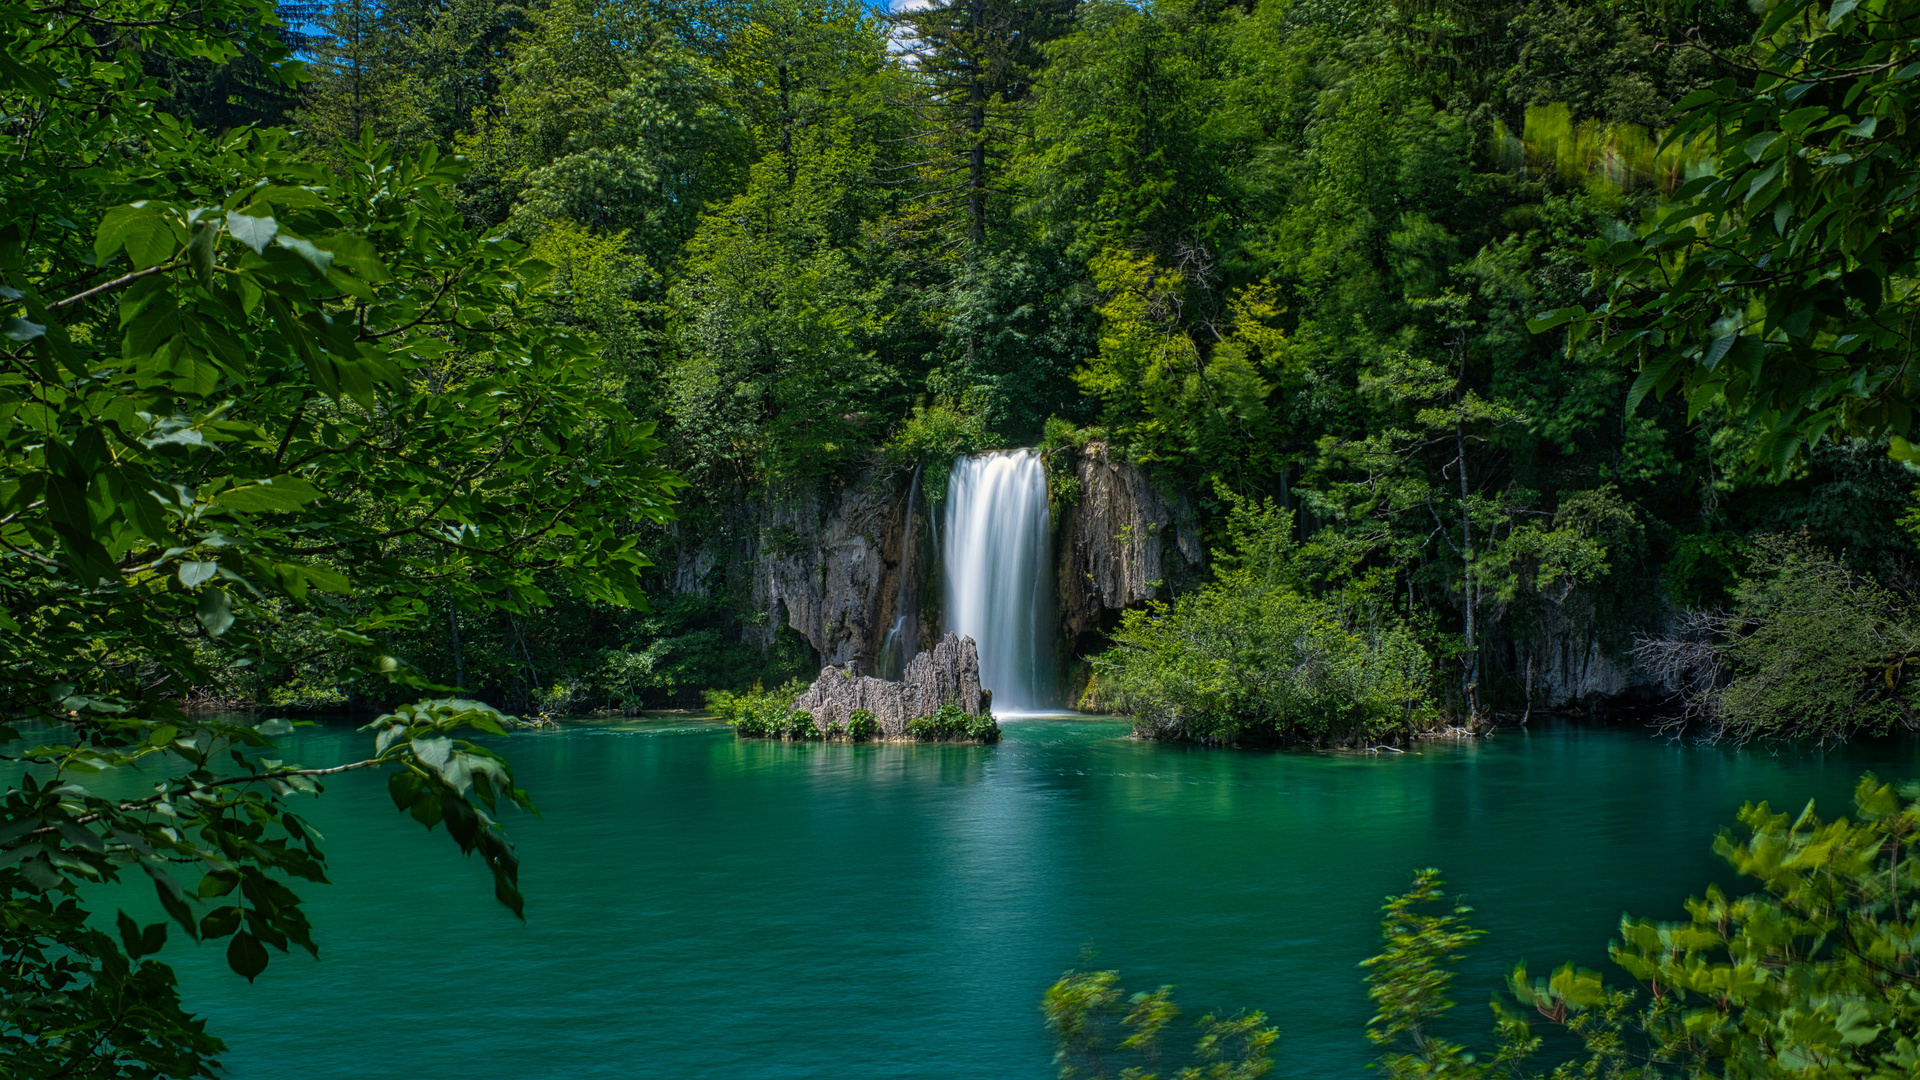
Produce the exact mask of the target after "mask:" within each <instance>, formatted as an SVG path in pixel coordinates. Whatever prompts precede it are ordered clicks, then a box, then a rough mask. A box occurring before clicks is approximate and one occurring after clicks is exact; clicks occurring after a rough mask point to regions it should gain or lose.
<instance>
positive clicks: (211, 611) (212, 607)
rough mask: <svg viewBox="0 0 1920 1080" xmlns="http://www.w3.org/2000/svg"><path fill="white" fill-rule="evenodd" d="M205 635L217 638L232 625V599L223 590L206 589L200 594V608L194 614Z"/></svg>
mask: <svg viewBox="0 0 1920 1080" xmlns="http://www.w3.org/2000/svg"><path fill="white" fill-rule="evenodd" d="M194 617H195V618H198V619H199V620H200V625H202V626H204V627H206V628H207V633H208V634H210V635H211V636H213V637H219V636H220V635H221V634H224V633H226V632H227V628H228V627H231V626H232V625H233V597H231V596H228V595H227V591H226V590H225V589H207V590H206V591H204V592H202V593H201V594H200V606H199V608H198V610H196V611H195V612H194Z"/></svg>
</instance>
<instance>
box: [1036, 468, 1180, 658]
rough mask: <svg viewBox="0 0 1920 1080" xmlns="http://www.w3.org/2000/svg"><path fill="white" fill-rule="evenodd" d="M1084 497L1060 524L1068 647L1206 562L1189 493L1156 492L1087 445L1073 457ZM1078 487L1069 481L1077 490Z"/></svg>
mask: <svg viewBox="0 0 1920 1080" xmlns="http://www.w3.org/2000/svg"><path fill="white" fill-rule="evenodd" d="M1061 467H1067V468H1071V469H1072V471H1073V479H1074V480H1075V481H1077V483H1078V486H1079V497H1078V500H1077V501H1075V502H1073V503H1072V504H1071V505H1070V506H1067V507H1065V508H1063V509H1062V511H1061V514H1060V521H1059V522H1058V523H1057V525H1056V533H1057V540H1056V543H1055V549H1056V552H1057V556H1056V557H1057V564H1056V579H1057V580H1058V582H1059V587H1060V633H1061V637H1062V639H1063V640H1064V641H1065V642H1066V643H1067V644H1068V646H1069V647H1070V648H1077V647H1079V646H1080V645H1081V644H1082V638H1084V637H1086V636H1088V635H1090V634H1098V633H1099V632H1101V631H1104V630H1106V629H1108V628H1109V627H1111V626H1112V625H1113V622H1114V620H1115V619H1116V618H1117V615H1118V612H1119V611H1120V610H1121V609H1123V608H1126V607H1129V606H1131V605H1133V604H1137V603H1139V602H1141V601H1142V600H1147V599H1150V598H1152V597H1155V596H1162V597H1163V596H1165V595H1167V589H1168V587H1169V586H1170V585H1173V584H1176V583H1180V582H1183V581H1185V580H1186V579H1187V578H1189V577H1191V576H1192V575H1193V574H1194V573H1195V571H1197V570H1198V569H1199V568H1200V567H1201V566H1202V565H1203V564H1204V562H1205V560H1206V553H1205V552H1204V551H1203V550H1202V548H1201V546H1200V530H1199V527H1198V524H1197V522H1196V521H1195V520H1194V514H1193V508H1192V506H1191V504H1190V503H1189V502H1188V501H1187V499H1186V497H1185V496H1184V495H1174V496H1166V495H1163V494H1161V493H1160V492H1159V491H1156V490H1155V489H1154V487H1153V485H1152V484H1150V483H1149V482H1148V481H1147V476H1146V474H1145V473H1143V472H1141V471H1140V470H1139V469H1138V468H1136V467H1135V466H1133V465H1129V464H1127V463H1125V462H1122V461H1117V460H1115V459H1114V458H1113V456H1112V455H1111V454H1110V453H1109V452H1108V450H1107V447H1106V445H1105V444H1104V443H1097V442H1095V443H1088V444H1087V445H1086V446H1085V447H1082V448H1081V449H1080V450H1079V451H1078V452H1077V453H1075V454H1074V455H1073V457H1072V458H1071V459H1069V460H1068V461H1067V462H1056V463H1055V468H1061ZM1071 486H1072V485H1069V488H1071Z"/></svg>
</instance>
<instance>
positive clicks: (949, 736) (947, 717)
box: [907, 702, 1000, 743]
mask: <svg viewBox="0 0 1920 1080" xmlns="http://www.w3.org/2000/svg"><path fill="white" fill-rule="evenodd" d="M907 734H909V735H911V736H913V737H914V738H916V739H918V740H920V741H921V742H948V741H952V740H971V741H974V742H987V743H991V742H999V741H1000V725H999V723H997V722H996V721H995V720H994V719H993V714H992V713H989V712H982V713H970V712H968V711H966V710H965V709H962V708H961V707H960V706H958V705H955V704H954V703H952V702H948V703H947V704H945V705H942V706H940V710H939V711H938V712H936V713H934V714H933V715H932V716H922V717H920V718H918V719H915V720H909V721H907Z"/></svg>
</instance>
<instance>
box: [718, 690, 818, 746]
mask: <svg viewBox="0 0 1920 1080" xmlns="http://www.w3.org/2000/svg"><path fill="white" fill-rule="evenodd" d="M806 688H807V684H806V683H804V682H802V681H800V680H798V679H795V680H793V681H792V682H789V683H787V684H786V685H784V686H782V687H780V688H778V689H776V690H762V689H761V688H760V684H759V683H754V684H753V686H752V688H750V689H749V690H747V691H746V692H745V693H740V694H735V693H730V692H728V691H725V690H710V691H708V692H707V694H706V699H707V708H709V709H712V710H713V711H714V712H715V713H716V714H718V715H719V716H720V718H721V719H723V720H725V721H726V722H727V723H729V724H731V725H733V730H734V733H735V734H737V735H743V736H748V737H751V738H756V739H818V738H821V737H822V733H821V731H820V727H819V725H817V724H815V723H814V722H813V715H812V714H811V713H806V712H801V711H800V710H798V709H795V708H794V707H793V699H794V698H797V697H799V696H800V695H801V693H803V692H804V691H805V690H806Z"/></svg>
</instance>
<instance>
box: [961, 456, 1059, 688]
mask: <svg viewBox="0 0 1920 1080" xmlns="http://www.w3.org/2000/svg"><path fill="white" fill-rule="evenodd" d="M1052 531H1053V530H1052V522H1051V521H1050V520H1049V518H1048V513H1047V470H1046V467H1045V466H1044V465H1042V464H1041V462H1040V456H1039V455H1038V454H1035V453H1034V452H1033V451H1031V450H1014V451H1010V452H1004V453H998V454H981V455H979V456H976V457H963V458H960V459H958V460H956V461H955V462H954V463H953V472H952V474H951V475H950V476H949V477H948V479H947V512H946V534H947V535H946V543H945V555H946V584H947V590H946V592H947V595H946V600H947V629H948V630H951V631H953V632H954V633H956V634H960V635H961V636H963V637H972V638H973V640H974V643H975V644H976V645H978V646H979V649H980V682H981V684H982V685H983V686H985V687H986V688H987V689H989V690H992V691H993V711H994V712H995V713H997V714H1000V715H1007V714H1009V713H1020V712H1032V711H1034V710H1037V709H1044V708H1047V707H1049V706H1051V705H1053V703H1054V702H1053V642H1052V638H1051V636H1050V634H1049V628H1050V625H1051V623H1052V621H1053V573H1052V565H1051V564H1052V559H1051V555H1052V550H1053V536H1052Z"/></svg>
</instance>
